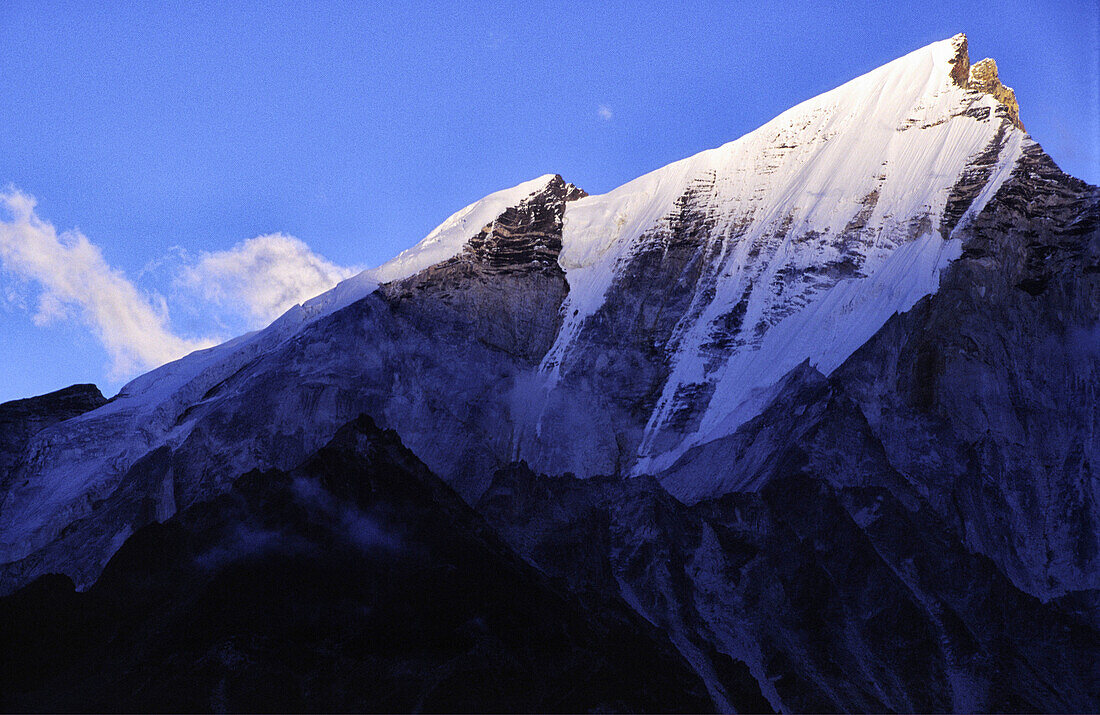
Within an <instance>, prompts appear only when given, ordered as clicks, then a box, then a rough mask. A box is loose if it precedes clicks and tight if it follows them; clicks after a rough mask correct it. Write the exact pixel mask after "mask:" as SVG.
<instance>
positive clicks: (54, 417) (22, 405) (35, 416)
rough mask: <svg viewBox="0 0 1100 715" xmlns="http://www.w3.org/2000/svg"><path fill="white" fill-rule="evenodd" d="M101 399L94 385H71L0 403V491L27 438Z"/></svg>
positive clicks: (92, 408)
mask: <svg viewBox="0 0 1100 715" xmlns="http://www.w3.org/2000/svg"><path fill="white" fill-rule="evenodd" d="M105 402H107V400H106V398H104V397H103V393H101V392H100V391H99V388H98V387H96V386H95V385H72V386H71V387H66V388H65V389H63V390H58V391H56V392H51V393H49V394H47V395H40V396H38V397H31V398H27V399H24V400H13V401H12V402H5V403H3V404H0V493H3V492H6V491H7V488H8V487H9V486H10V481H9V480H10V476H11V474H12V470H13V468H14V467H15V465H16V464H17V463H18V461H19V459H20V457H22V452H23V448H24V447H25V446H26V444H27V441H28V440H30V438H31V437H33V436H34V435H36V434H38V433H39V432H41V431H42V430H44V429H46V428H47V427H50V426H51V425H55V424H57V423H58V422H64V421H65V420H67V419H69V418H71V417H76V416H77V415H81V414H84V413H85V412H88V411H90V410H94V409H95V408H97V407H99V406H100V405H102V404H104V403H105ZM0 501H2V500H0Z"/></svg>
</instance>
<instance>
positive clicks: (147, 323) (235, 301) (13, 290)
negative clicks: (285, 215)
mask: <svg viewBox="0 0 1100 715" xmlns="http://www.w3.org/2000/svg"><path fill="white" fill-rule="evenodd" d="M5 214H6V215H5ZM0 269H2V272H0V278H2V279H3V280H2V283H3V285H2V286H0V288H2V290H0V302H2V303H4V304H5V305H6V306H7V308H8V309H17V310H18V309H30V310H33V319H34V322H35V323H36V324H37V325H43V326H44V325H48V324H51V323H56V322H58V321H63V320H77V321H80V322H82V323H83V324H84V325H86V326H87V327H88V328H89V329H90V330H91V332H92V333H93V334H94V335H95V336H96V338H97V339H98V340H99V341H100V343H101V344H102V345H103V347H104V349H105V350H106V351H107V354H108V356H109V358H110V375H109V378H110V379H111V380H120V379H123V378H127V377H132V376H133V375H135V374H137V373H139V372H142V371H144V370H149V369H152V368H154V367H157V366H158V365H162V364H164V363H166V362H169V361H171V360H175V359H176V358H179V357H182V356H183V355H186V354H187V353H189V352H191V351H193V350H196V349H199V348H203V347H209V346H211V345H214V344H216V343H217V342H220V340H222V339H225V338H227V337H230V335H226V334H224V333H226V325H227V324H229V325H231V326H232V328H240V327H244V329H252V328H258V327H262V326H263V325H266V324H267V323H269V322H270V321H271V320H273V319H274V318H276V317H278V316H279V315H280V314H282V313H283V312H284V311H286V310H287V309H288V308H290V307H291V306H293V305H295V304H296V303H300V302H302V301H304V300H307V299H309V298H312V297H313V296H315V295H318V294H319V293H322V292H324V291H326V290H328V289H329V288H331V287H332V286H334V285H335V284H336V283H338V282H339V281H340V280H342V279H344V278H347V277H349V276H351V275H354V274H355V273H357V272H358V269H356V268H345V267H342V266H338V265H335V264H333V263H331V262H329V261H327V260H325V259H324V258H323V257H321V256H319V255H317V254H316V253H314V252H313V251H311V250H310V249H309V247H308V246H307V245H306V244H305V243H303V242H302V241H300V240H298V239H297V238H294V237H293V236H287V235H284V234H280V233H276V234H268V235H264V236H257V237H256V238H252V239H249V240H247V241H243V242H242V243H240V244H238V245H236V246H234V247H233V248H231V249H229V250H226V251H216V252H210V253H202V254H200V255H199V256H198V257H197V258H192V257H190V256H189V254H188V253H187V252H186V251H184V250H183V249H179V248H176V249H173V251H172V252H171V253H170V254H169V255H168V256H166V257H164V259H163V260H161V261H159V262H154V263H151V264H150V265H149V266H146V269H145V270H144V271H143V272H142V273H143V274H145V273H148V274H160V275H161V277H162V279H163V281H165V285H166V286H171V287H174V289H175V290H174V292H172V293H171V298H172V306H173V312H175V311H180V314H182V315H183V316H185V317H186V316H188V315H190V316H192V317H194V316H196V315H198V316H203V319H201V320H198V321H195V320H192V321H191V325H190V327H192V328H193V329H194V332H195V333H196V334H199V335H203V336H209V335H214V334H217V335H219V336H220V337H219V338H218V339H214V338H210V337H203V338H200V339H194V338H189V337H185V336H183V335H180V334H178V332H177V331H175V330H173V328H172V321H171V320H170V317H169V310H168V301H166V300H165V298H164V297H163V296H162V295H161V294H160V293H157V292H151V291H143V290H141V289H139V288H138V287H137V286H136V285H135V284H134V283H133V282H132V281H131V280H130V279H129V278H127V277H126V275H125V274H123V272H122V271H120V270H118V269H116V268H114V267H112V266H111V265H110V264H109V263H108V262H107V260H106V259H105V258H104V257H103V252H102V251H101V250H100V248H99V247H98V246H96V245H95V244H94V243H92V242H91V241H90V240H89V239H88V238H87V237H86V236H84V234H82V233H80V232H79V231H76V230H72V231H64V232H61V233H58V231H57V230H56V229H55V228H54V226H53V225H51V224H50V223H48V222H47V221H44V220H43V219H41V218H40V217H39V216H38V215H37V214H36V212H35V200H34V199H33V198H32V197H30V196H28V195H27V194H25V193H22V192H20V191H18V190H16V189H9V190H7V191H3V192H0ZM28 299H29V302H28ZM227 316H228V317H229V318H230V319H229V320H226V319H225V318H226V317H227ZM177 317H178V316H177Z"/></svg>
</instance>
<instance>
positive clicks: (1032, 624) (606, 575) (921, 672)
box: [478, 368, 1100, 712]
mask: <svg viewBox="0 0 1100 715" xmlns="http://www.w3.org/2000/svg"><path fill="white" fill-rule="evenodd" d="M787 387H788V389H787V391H786V393H785V394H786V395H788V397H787V398H785V401H784V402H783V403H782V405H779V404H777V405H776V406H775V407H774V408H772V409H771V410H769V411H768V412H766V413H765V415H763V416H762V423H761V424H757V425H754V426H753V429H754V431H756V432H757V433H762V432H763V433H766V434H767V435H768V436H770V437H771V438H774V439H776V440H777V441H779V442H780V447H779V449H776V450H769V452H768V453H769V455H770V458H769V459H767V460H766V462H764V463H759V464H758V465H757V467H758V468H757V470H756V472H755V473H754V474H753V477H754V483H753V488H752V489H742V490H738V491H736V492H732V493H729V494H726V495H724V496H722V497H717V498H713V499H704V500H702V501H700V502H698V503H696V504H695V505H693V506H685V505H684V504H683V503H681V502H679V501H677V500H676V499H674V498H672V497H671V496H670V495H669V494H667V493H666V492H665V491H664V490H663V489H662V488H661V487H660V486H659V485H658V484H657V483H656V482H655V481H654V480H652V479H649V478H646V477H638V478H635V479H630V480H621V479H606V478H594V479H589V480H579V479H575V478H571V477H568V476H567V477H544V476H537V475H535V474H533V473H532V472H531V471H530V470H529V469H528V468H527V467H526V466H525V465H518V466H514V467H511V468H509V469H506V470H502V471H501V472H499V473H498V474H497V476H496V478H495V479H494V481H493V485H492V486H491V487H490V488H489V490H488V491H487V492H486V493H485V495H483V496H482V498H481V500H480V501H479V503H478V509H479V510H480V511H481V512H482V513H483V514H485V515H486V517H487V518H488V520H489V522H490V523H491V524H493V525H495V526H496V527H497V528H499V529H500V530H501V533H502V534H503V535H504V536H505V538H507V539H508V540H509V542H510V543H511V544H512V545H513V546H514V547H515V548H516V549H517V550H519V551H520V552H521V553H523V554H525V555H527V556H528V557H529V558H530V559H531V560H532V562H533V563H535V564H537V565H538V566H539V567H540V568H542V569H544V570H545V571H547V572H548V573H550V574H552V575H555V576H559V577H561V578H563V579H566V580H567V581H568V582H569V583H570V584H571V585H572V586H573V587H574V588H578V589H579V588H596V589H601V590H603V591H604V592H606V593H609V594H622V596H623V597H624V598H626V599H627V600H628V601H629V602H630V603H631V604H632V605H634V607H635V608H636V609H637V610H638V612H639V613H642V614H643V615H644V616H645V617H646V618H647V619H648V620H650V621H651V622H653V623H655V624H657V625H658V626H659V627H661V628H662V629H663V630H664V631H665V632H667V633H668V634H669V635H670V637H671V638H672V640H673V642H674V643H675V644H676V645H677V647H678V648H679V649H680V651H681V653H683V654H684V656H685V658H686V659H687V660H688V661H689V662H690V663H691V664H692V665H693V666H694V667H695V669H696V671H697V672H698V673H699V674H700V675H702V676H703V678H704V679H705V680H706V681H707V684H708V687H709V688H710V690H711V694H712V697H714V699H715V702H716V703H717V704H718V707H719V708H720V709H725V710H729V709H731V708H732V709H737V705H736V701H734V702H732V703H731V702H729V701H728V700H727V699H726V696H727V693H730V692H731V691H732V692H734V693H737V692H740V691H742V689H743V688H742V686H741V685H740V683H741V682H742V679H743V678H744V677H745V670H746V668H745V666H744V665H742V663H747V664H748V667H747V670H748V672H749V673H750V674H751V676H753V677H754V678H755V679H756V681H757V682H759V683H760V686H761V688H762V690H763V694H764V695H765V696H766V697H767V698H768V700H769V703H770V706H771V707H773V708H775V709H776V710H781V711H783V712H885V711H897V712H946V711H959V712H1011V711H1034V710H1040V711H1067V712H1068V711H1076V710H1082V709H1084V710H1092V709H1094V708H1095V705H1096V703H1097V702H1098V698H1100V674H1098V673H1097V672H1096V669H1095V663H1096V659H1097V658H1098V657H1100V634H1098V632H1097V630H1096V628H1095V627H1094V626H1093V625H1090V624H1088V622H1087V621H1086V620H1084V619H1082V618H1081V617H1080V616H1079V615H1076V614H1075V613H1073V612H1072V609H1071V608H1066V607H1064V606H1060V605H1056V604H1053V603H1049V604H1044V603H1043V602H1041V601H1040V600H1039V599H1036V598H1034V597H1033V596H1029V595H1027V594H1025V593H1023V592H1021V591H1020V590H1019V589H1017V588H1015V587H1014V586H1013V585H1012V584H1011V583H1010V582H1009V580H1008V579H1007V578H1005V576H1004V575H1003V574H1001V573H1000V572H999V571H998V569H997V568H996V567H995V566H994V564H993V563H992V562H991V561H989V560H988V559H986V558H984V557H982V556H977V555H975V554H973V553H972V552H971V551H970V550H969V549H968V548H967V547H966V545H965V544H964V543H963V541H962V540H961V539H960V538H959V536H958V535H957V534H955V533H954V532H952V531H951V530H950V529H949V528H948V527H947V525H946V524H944V523H943V521H942V520H941V519H940V518H939V517H938V516H937V515H936V513H935V511H934V510H933V509H932V508H930V506H929V505H928V503H927V502H926V501H924V500H923V499H922V498H921V497H920V496H919V495H918V494H917V492H916V490H915V489H913V488H912V487H910V486H909V485H907V484H906V483H905V479H904V477H903V476H902V475H900V474H899V473H897V472H896V471H895V470H894V469H893V468H892V467H891V466H890V464H889V462H888V461H887V460H886V458H885V455H884V454H883V453H882V452H881V449H879V450H878V451H877V452H876V451H875V450H874V447H875V446H876V445H877V442H876V440H875V437H874V435H873V433H872V431H871V429H870V427H869V425H868V424H867V421H866V420H865V419H864V418H863V415H862V413H861V412H860V410H859V408H858V406H856V405H855V404H854V403H853V402H852V401H850V400H848V399H847V398H846V397H844V396H843V395H842V394H838V392H837V391H836V390H835V389H834V388H832V387H830V386H829V385H828V383H827V381H826V380H825V378H824V377H822V376H821V375H820V374H819V373H816V372H814V371H812V369H808V368H807V369H806V370H805V371H804V372H802V373H801V374H799V375H797V376H792V380H791V381H790V382H789V383H788V386H787ZM746 429H748V427H746ZM762 438H764V435H763V434H759V435H758V436H757V439H762ZM755 709H756V708H754V710H755Z"/></svg>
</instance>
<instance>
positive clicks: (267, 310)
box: [179, 233, 359, 326]
mask: <svg viewBox="0 0 1100 715" xmlns="http://www.w3.org/2000/svg"><path fill="white" fill-rule="evenodd" d="M358 272H359V270H358V269H355V268H344V267H341V266H337V265H335V264H333V263H329V262H328V261H326V260H325V259H324V258H322V257H321V256H318V255H317V254H316V253H314V252H313V251H311V250H310V249H309V246H307V245H306V244H305V243H303V242H302V241H300V240H298V239H297V238H294V237H293V236H287V235H285V234H281V233H272V234H268V235H265V236H257V237H256V238H250V239H248V240H247V241H244V242H242V243H239V244H237V245H236V246H234V247H233V248H231V249H230V250H228V251H217V252H215V253H203V254H202V255H201V256H200V257H199V261H198V263H196V264H195V265H194V266H191V267H188V268H185V269H184V270H183V272H182V275H181V276H180V279H179V283H180V284H181V285H182V286H184V287H186V288H188V289H191V290H193V291H194V292H195V294H196V295H200V296H202V297H203V298H204V299H205V300H208V301H211V302H213V303H216V304H218V305H219V306H221V307H223V308H234V307H242V306H243V307H244V308H245V309H247V311H248V315H246V316H245V317H246V318H250V319H251V320H250V322H251V323H253V324H254V325H257V326H258V325H261V324H266V323H269V322H271V321H272V320H274V319H275V318H277V317H279V316H280V315H282V314H283V313H284V312H285V311H286V310H287V309H288V308H290V307H291V306H293V305H296V304H297V303H301V302H302V301H304V300H308V299H309V298H312V297H313V296H315V295H318V294H319V293H323V292H324V291H326V290H328V289H329V288H331V287H333V286H334V285H336V284H337V283H339V282H340V281H341V280H343V279H345V278H348V277H350V276H352V275H355V274H356V273H358Z"/></svg>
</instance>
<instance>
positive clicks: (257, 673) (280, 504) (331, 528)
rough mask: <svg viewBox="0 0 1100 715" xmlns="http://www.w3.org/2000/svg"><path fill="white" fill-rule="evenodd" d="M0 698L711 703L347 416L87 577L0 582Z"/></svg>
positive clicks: (466, 704)
mask: <svg viewBox="0 0 1100 715" xmlns="http://www.w3.org/2000/svg"><path fill="white" fill-rule="evenodd" d="M750 684H751V685H753V686H755V683H751V681H750ZM744 696H745V698H746V700H745V702H746V703H752V704H753V705H754V706H756V705H760V704H762V703H761V700H760V698H759V694H758V693H752V692H748V693H745V694H744ZM763 704H764V705H766V702H765V703H763ZM0 708H2V709H3V710H5V711H112V712H114V711H129V712H138V711H158V712H165V711H177V712H191V711H194V712H204V711H205V712H210V711H213V712H224V711H251V712H262V711H303V712H304V711H310V712H317V711H367V712H379V711H390V712H415V711H420V712H444V711H447V712H473V711H484V712H508V711H518V712H525V711H535V712H538V711H547V712H554V711H562V712H585V711H600V712H608V711H627V712H637V711H647V712H702V711H707V710H712V709H713V705H712V703H711V702H710V699H709V698H708V697H707V692H706V689H705V687H704V686H703V683H702V681H701V680H700V679H699V677H698V676H697V675H695V674H694V673H693V672H692V671H691V670H690V669H689V668H688V666H687V665H686V663H684V662H683V660H682V659H681V658H680V657H679V655H678V654H677V653H676V651H675V649H674V648H673V647H672V646H671V644H669V643H668V641H667V639H665V638H664V636H663V635H662V634H660V632H659V631H657V630H656V629H655V628H653V627H652V626H651V625H649V624H648V623H646V622H645V621H644V620H642V619H641V618H640V617H638V616H637V615H636V614H634V613H633V612H631V611H630V609H629V608H627V607H626V606H625V605H624V604H622V603H621V602H620V601H618V600H617V599H615V598H602V597H599V596H596V595H591V594H590V595H586V596H584V597H582V596H581V595H578V594H574V593H570V592H569V591H568V590H567V589H565V588H563V587H562V586H561V585H560V584H555V583H552V582H551V581H549V580H548V579H547V578H546V577H545V576H543V575H542V574H540V573H539V572H537V571H536V570H535V569H534V568H532V567H531V566H529V565H528V564H527V563H525V562H524V561H523V560H522V559H520V558H519V557H517V556H516V555H515V554H514V552H512V551H511V550H510V549H509V548H508V547H507V546H505V545H504V543H503V542H502V541H501V540H499V539H498V538H497V537H496V535H495V533H494V532H493V531H492V530H491V529H490V528H488V526H487V525H486V524H485V522H484V521H483V520H482V519H481V517H479V516H478V515H477V514H476V513H475V512H474V511H473V510H472V509H471V508H470V507H468V506H467V505H466V504H465V503H463V502H462V501H461V499H459V498H458V496H457V495H456V494H455V493H454V492H453V490H451V488H450V487H448V486H446V485H445V484H444V483H443V482H441V481H440V480H439V479H437V478H436V477H435V476H434V475H432V474H431V473H430V472H429V471H428V470H427V468H426V467H424V466H423V464H421V463H420V462H419V460H417V459H416V458H415V457H414V456H413V455H412V454H411V453H410V452H409V451H408V450H407V449H405V448H404V446H402V445H401V443H400V441H399V440H398V438H397V436H396V434H395V433H393V432H390V431H382V430H379V429H378V428H377V427H375V425H374V423H373V421H371V420H370V418H366V417H363V418H360V419H358V420H356V421H354V422H353V423H351V424H349V425H347V426H346V427H345V428H343V429H342V430H341V431H340V432H339V434H338V435H337V436H336V438H335V439H334V440H333V441H332V442H331V443H330V444H329V445H327V446H326V447H324V448H323V449H321V450H320V451H319V452H317V453H316V454H315V455H313V456H312V457H311V458H310V459H309V460H308V461H307V462H306V463H305V464H304V465H302V466H301V467H300V468H298V469H296V470H294V471H292V472H290V473H284V472H280V471H267V472H263V473H261V472H252V473H250V474H247V475H244V476H243V477H241V478H240V479H239V480H237V481H236V482H235V483H234V486H233V489H232V490H231V491H230V492H228V493H226V494H223V495H222V496H219V497H217V498H215V499H213V500H211V501H207V502H203V503H200V504H196V505H194V506H192V507H191V508H189V509H187V510H185V511H184V512H182V513H180V514H178V515H176V516H175V517H173V518H172V519H170V520H168V521H167V522H165V523H163V524H152V525H150V526H147V527H145V528H143V529H141V530H139V531H138V532H137V533H135V534H134V535H133V536H131V537H130V538H129V539H128V540H127V542H126V543H125V545H124V546H123V547H122V548H121V549H120V550H119V552H118V553H117V554H116V555H115V557H114V558H113V559H112V560H111V562H110V563H109V564H108V566H107V568H106V569H105V570H104V572H103V574H102V576H101V577H100V578H99V580H98V581H97V582H96V583H95V585H94V586H93V587H92V588H91V589H90V590H89V591H88V592H87V593H79V592H76V591H75V590H74V588H73V584H72V582H71V580H69V579H68V578H67V577H65V576H57V575H50V576H44V577H42V578H40V579H38V580H37V581H35V582H34V583H32V584H30V585H29V586H27V587H25V588H23V589H21V590H20V591H18V592H16V593H15V594H13V595H11V596H8V597H6V598H4V599H0Z"/></svg>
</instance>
